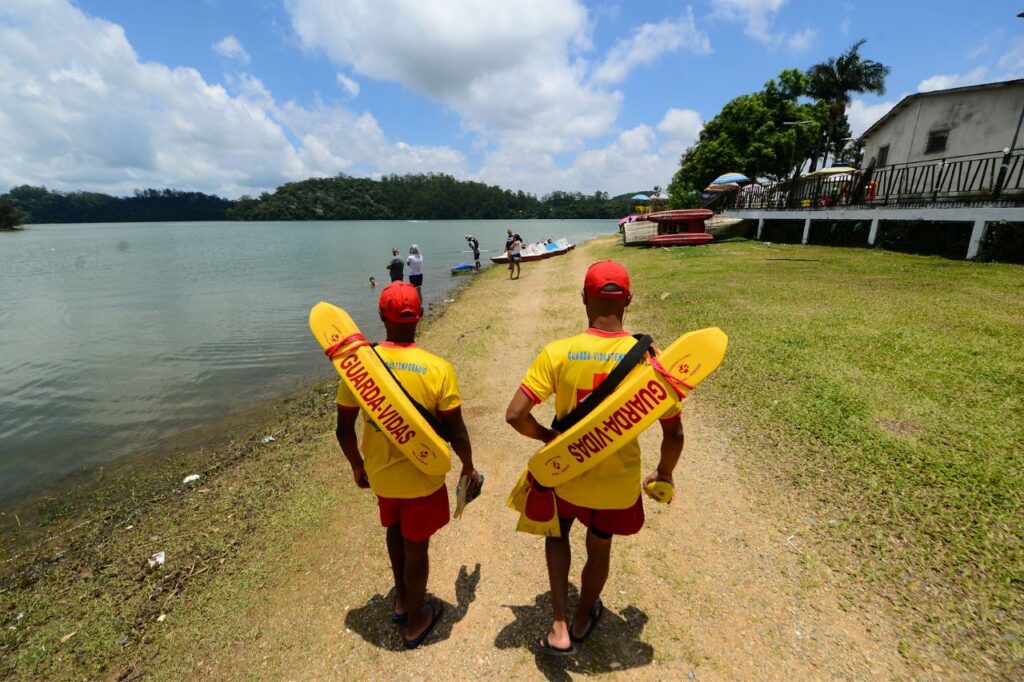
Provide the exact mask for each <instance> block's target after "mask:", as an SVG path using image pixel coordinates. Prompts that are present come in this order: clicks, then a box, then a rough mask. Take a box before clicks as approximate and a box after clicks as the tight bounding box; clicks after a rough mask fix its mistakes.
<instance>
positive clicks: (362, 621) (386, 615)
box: [345, 564, 480, 651]
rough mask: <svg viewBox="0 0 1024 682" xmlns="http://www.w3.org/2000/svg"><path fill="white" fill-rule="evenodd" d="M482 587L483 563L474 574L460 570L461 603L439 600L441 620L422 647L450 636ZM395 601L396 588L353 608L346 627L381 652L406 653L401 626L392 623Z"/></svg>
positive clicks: (457, 591) (458, 596)
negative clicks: (478, 589) (481, 567)
mask: <svg viewBox="0 0 1024 682" xmlns="http://www.w3.org/2000/svg"><path fill="white" fill-rule="evenodd" d="M479 584H480V564H477V565H476V568H474V569H473V572H472V573H470V572H468V571H467V570H466V567H465V566H463V567H462V568H460V569H459V577H458V579H456V581H455V600H456V601H457V602H458V603H457V604H454V605H452V604H449V603H448V602H446V601H444V600H443V599H441V600H440V601H441V602H442V603H444V613H443V614H442V615H441V620H440V621H438V623H437V625H435V626H434V629H433V630H431V632H430V635H428V636H427V639H426V640H425V641H424V642H423V644H421V645H420V646H429V645H430V644H433V643H435V642H440V641H443V640H446V639H448V638H449V637H451V634H452V627H453V626H454V625H455V624H456V623H458V622H459V621H460V620H462V619H463V618H465V617H466V611H468V610H469V605H470V604H471V603H472V602H473V600H474V599H476V588H477V586H478V585H479ZM394 598H395V589H394V588H391V590H390V591H389V592H388V593H387V594H386V595H381V594H375V595H373V596H372V597H370V599H369V601H367V602H366V606H362V607H360V608H358V609H352V610H350V611H349V612H348V613H347V614H346V615H345V627H347V628H348V629H349V630H351V631H352V632H354V633H356V634H358V635H359V636H360V637H362V638H363V639H364V640H366V641H367V642H369V643H370V644H373V645H374V646H378V647H380V648H381V649H387V650H388V651H404V650H405V642H403V641H402V640H403V639H404V638H403V637H402V626H401V625H397V624H395V623H392V622H391V609H392V606H393V604H394ZM435 598H436V597H435Z"/></svg>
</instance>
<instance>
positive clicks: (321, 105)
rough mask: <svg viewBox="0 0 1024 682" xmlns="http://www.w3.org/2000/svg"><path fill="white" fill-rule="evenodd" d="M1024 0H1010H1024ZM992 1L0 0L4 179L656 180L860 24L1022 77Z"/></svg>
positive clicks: (879, 100) (989, 74)
mask: <svg viewBox="0 0 1024 682" xmlns="http://www.w3.org/2000/svg"><path fill="white" fill-rule="evenodd" d="M1018 5H1019V6H1018ZM1022 10H1024V3H1014V2H1003V1H1001V0H985V1H983V2H964V1H963V0H886V1H876V0H861V1H859V2H855V3H854V2H844V1H843V0H827V1H826V0H816V1H810V0H711V1H703V0H692V1H691V2H671V1H668V0H650V1H642V0H634V1H632V2H624V1H620V2H615V1H612V0H606V1H605V0H594V1H583V0H502V1H501V2H496V1H494V0H432V1H428V0H176V1H175V2H165V1H158V0H131V1H128V0H77V1H74V2H72V1H70V0H0V192H3V191H6V190H7V189H9V188H11V187H13V186H16V185H21V184H31V185H45V186H46V187H49V188H50V189H57V190H62V191H74V190H88V191H98V192H105V193H108V194H114V195H127V194H131V193H132V192H133V191H134V190H135V189H139V188H149V187H155V188H165V187H170V188H174V189H181V190H191V191H201V192H207V193H212V194H218V195H220V196H225V197H230V198H237V197H239V196H242V195H246V194H248V195H254V196H255V195H258V194H259V193H260V192H263V191H273V189H274V188H275V187H277V186H279V185H281V184H282V183H285V182H290V181H295V180H302V179H305V178H309V177H331V176H335V175H338V174H339V173H344V174H347V175H351V176H358V177H375V178H376V177H380V176H382V175H386V174H391V173H396V174H405V173H425V172H443V173H449V174H452V175H454V176H456V177H458V178H460V179H466V180H476V181H481V182H486V183H488V184H493V185H499V186H501V187H503V188H508V189H513V190H520V189H522V190H525V191H527V192H531V193H534V194H537V195H539V196H543V195H544V194H547V193H548V192H551V191H553V190H564V191H580V192H584V193H587V194H591V193H593V192H595V191H605V192H608V193H610V194H612V195H616V194H620V193H624V192H632V191H638V190H641V189H650V188H653V187H654V186H656V185H660V186H662V187H664V186H666V185H667V184H668V183H669V181H670V180H671V177H672V175H673V173H674V172H675V171H676V170H677V168H678V166H679V157H680V155H681V154H682V153H683V152H684V151H685V150H686V148H687V147H688V146H689V145H691V144H692V143H693V142H694V141H695V140H696V139H697V136H698V135H699V134H700V130H701V128H702V125H703V122H704V121H706V120H708V119H710V118H712V117H713V116H714V115H715V114H716V113H717V112H718V111H719V110H720V109H721V107H722V105H723V104H725V103H726V102H728V101H729V100H730V99H732V98H733V97H736V96H738V95H741V94H744V93H748V92H753V91H756V90H758V89H760V88H761V87H762V85H763V84H764V82H765V81H767V80H769V79H770V78H772V77H774V76H775V75H776V74H778V73H779V72H780V71H781V70H783V69H785V68H800V69H806V68H808V67H809V66H811V65H812V64H815V63H817V62H820V61H824V60H825V59H827V58H828V57H832V56H836V55H838V54H839V53H841V52H842V51H843V50H845V49H846V48H847V47H849V45H851V44H852V43H853V42H855V41H856V40H858V39H861V38H864V39H866V40H867V43H866V44H865V45H864V47H863V48H862V50H861V54H862V55H863V56H864V57H866V58H869V59H874V60H876V61H880V62H882V63H884V64H886V65H888V66H890V67H891V69H892V71H891V74H890V76H889V78H888V81H887V90H886V93H885V94H884V95H882V96H874V95H869V96H861V95H855V96H854V99H853V102H852V105H851V106H850V108H849V110H848V114H849V117H850V122H851V126H852V128H853V132H854V134H855V135H856V134H859V133H861V132H863V131H864V130H865V129H866V128H867V127H868V126H869V125H870V124H871V123H872V122H874V121H875V120H877V119H878V118H879V117H880V116H881V115H882V114H884V113H885V112H886V111H887V110H888V109H889V108H890V107H892V106H893V105H894V104H895V103H896V102H898V101H899V100H900V99H901V98H902V97H904V96H906V95H909V94H913V93H915V92H920V91H925V90H934V89H942V88H947V87H955V86H959V85H968V84H973V83H981V82H992V81H998V80H1006V79H1009V78H1017V77H1021V76H1024V19H1019V18H1017V17H1016V14H1017V13H1018V12H1020V11H1022Z"/></svg>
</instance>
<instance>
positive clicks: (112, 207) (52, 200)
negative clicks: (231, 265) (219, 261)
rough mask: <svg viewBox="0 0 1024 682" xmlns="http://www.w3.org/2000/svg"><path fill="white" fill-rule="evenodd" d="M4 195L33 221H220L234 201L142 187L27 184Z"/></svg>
mask: <svg viewBox="0 0 1024 682" xmlns="http://www.w3.org/2000/svg"><path fill="white" fill-rule="evenodd" d="M4 197H6V198H7V199H8V200H10V201H12V202H13V203H14V204H15V205H16V206H17V207H18V208H19V209H20V210H21V211H23V212H24V213H26V214H27V215H28V216H29V221H30V222H33V223H123V222H154V221H162V220H223V219H224V214H225V211H226V210H227V208H228V207H229V206H231V204H232V203H233V202H232V201H230V200H228V199H221V198H220V197H216V196H212V195H209V194H202V193H201V192H181V191H178V190H172V189H164V190H159V189H143V190H136V191H135V194H134V195H132V196H130V197H112V196H110V195H107V194H99V193H96V192H68V193H65V192H56V191H53V190H48V189H46V188H45V187H32V186H30V185H21V186H19V187H15V188H14V189H12V190H11V191H10V192H8V193H7V194H6V195H4ZM0 199H3V197H0Z"/></svg>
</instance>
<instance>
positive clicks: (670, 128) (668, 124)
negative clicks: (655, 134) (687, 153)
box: [658, 109, 704, 148]
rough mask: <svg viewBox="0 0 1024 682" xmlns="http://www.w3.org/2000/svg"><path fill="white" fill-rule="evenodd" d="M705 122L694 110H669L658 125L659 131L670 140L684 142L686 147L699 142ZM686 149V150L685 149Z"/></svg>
mask: <svg viewBox="0 0 1024 682" xmlns="http://www.w3.org/2000/svg"><path fill="white" fill-rule="evenodd" d="M703 128H704V122H703V121H702V120H701V118H700V114H698V113H697V112H696V111H694V110H693V109H669V110H668V111H667V112H665V117H664V118H663V119H661V123H659V124H658V130H659V131H660V132H662V133H664V134H665V135H666V136H667V137H668V138H669V139H671V140H677V141H680V142H682V143H683V144H684V145H685V147H688V146H690V145H691V144H693V143H694V142H696V141H697V137H698V136H699V135H700V131H701V130H702V129H703ZM685 147H684V148H685Z"/></svg>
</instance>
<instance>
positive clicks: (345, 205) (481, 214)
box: [227, 173, 635, 220]
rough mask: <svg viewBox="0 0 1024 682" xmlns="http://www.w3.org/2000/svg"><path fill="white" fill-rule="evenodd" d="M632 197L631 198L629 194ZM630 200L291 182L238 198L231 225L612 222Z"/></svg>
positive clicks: (441, 185)
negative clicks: (240, 222)
mask: <svg viewBox="0 0 1024 682" xmlns="http://www.w3.org/2000/svg"><path fill="white" fill-rule="evenodd" d="M634 194H635V193H634ZM631 196H632V194H628V195H622V196H619V197H614V198H612V197H609V196H608V195H607V194H606V193H604V192H595V193H594V194H590V195H585V194H582V193H580V192H561V191H555V192H552V193H551V194H548V195H546V196H544V197H543V198H541V199H538V198H537V197H536V196H534V195H532V194H527V193H525V192H523V191H522V190H520V191H518V192H513V191H512V190H508V189H502V188H500V187H497V186H493V185H485V184H483V183H480V182H472V181H465V180H457V179H455V178H454V177H452V176H450V175H445V174H442V173H428V174H420V175H387V176H384V177H383V178H381V179H380V180H371V179H369V178H352V177H348V176H346V175H339V176H337V177H334V178H314V179H310V180H303V181H301V182H290V183H287V184H285V185H282V186H281V187H279V188H277V190H276V191H275V192H274V193H273V194H270V193H266V192H264V193H263V194H262V195H260V197H259V198H258V199H254V198H252V197H248V196H246V197H242V198H241V199H240V200H239V201H238V202H237V203H236V204H235V205H234V206H233V207H232V208H231V209H230V210H228V212H227V217H228V218H229V219H232V220H373V219H381V220H459V219H493V218H617V217H620V216H623V215H625V214H626V213H629V211H630V208H631V202H630V201H629V197H631Z"/></svg>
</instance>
